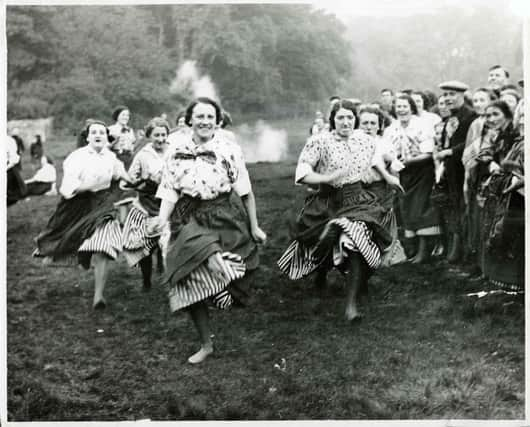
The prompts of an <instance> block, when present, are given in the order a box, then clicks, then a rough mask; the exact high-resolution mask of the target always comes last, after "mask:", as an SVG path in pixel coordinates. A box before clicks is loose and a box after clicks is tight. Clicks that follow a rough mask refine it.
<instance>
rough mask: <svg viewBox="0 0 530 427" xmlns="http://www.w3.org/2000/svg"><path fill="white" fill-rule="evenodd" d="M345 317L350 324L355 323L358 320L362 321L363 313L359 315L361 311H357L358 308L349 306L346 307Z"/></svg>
mask: <svg viewBox="0 0 530 427" xmlns="http://www.w3.org/2000/svg"><path fill="white" fill-rule="evenodd" d="M345 316H346V320H347V321H348V322H354V321H356V320H361V319H362V317H363V316H362V315H361V313H359V311H358V310H357V307H356V306H354V305H349V306H347V307H346V313H345Z"/></svg>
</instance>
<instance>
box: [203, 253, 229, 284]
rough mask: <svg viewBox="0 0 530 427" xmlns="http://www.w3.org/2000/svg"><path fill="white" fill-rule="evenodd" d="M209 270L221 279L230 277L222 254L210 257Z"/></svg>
mask: <svg viewBox="0 0 530 427" xmlns="http://www.w3.org/2000/svg"><path fill="white" fill-rule="evenodd" d="M207 263H208V270H210V271H211V272H212V273H213V274H214V275H216V276H218V277H219V278H221V279H225V280H226V279H228V278H229V277H230V275H229V274H228V272H227V271H226V269H225V264H224V260H223V257H222V256H221V252H216V253H214V254H213V255H210V256H209V257H208V261H207Z"/></svg>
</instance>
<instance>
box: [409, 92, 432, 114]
mask: <svg viewBox="0 0 530 427" xmlns="http://www.w3.org/2000/svg"><path fill="white" fill-rule="evenodd" d="M411 95H419V96H421V99H422V100H423V110H424V111H429V108H430V107H431V106H430V104H429V98H428V97H427V95H425V92H422V91H421V90H414V91H412V94H411Z"/></svg>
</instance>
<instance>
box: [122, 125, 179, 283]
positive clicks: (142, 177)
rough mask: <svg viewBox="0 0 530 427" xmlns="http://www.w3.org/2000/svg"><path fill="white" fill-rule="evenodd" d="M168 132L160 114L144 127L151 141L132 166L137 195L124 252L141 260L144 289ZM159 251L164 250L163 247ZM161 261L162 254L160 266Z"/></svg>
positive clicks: (150, 265) (133, 260) (153, 242)
mask: <svg viewBox="0 0 530 427" xmlns="http://www.w3.org/2000/svg"><path fill="white" fill-rule="evenodd" d="M168 134H169V124H168V123H167V121H165V120H163V119H162V118H160V117H155V118H154V119H152V120H151V121H150V122H149V123H148V124H147V126H146V129H145V136H146V138H147V139H148V143H147V144H146V145H145V146H144V147H143V148H142V149H141V150H140V151H139V152H138V154H136V156H135V157H134V159H133V162H132V164H131V167H130V168H129V177H130V179H131V182H132V186H133V187H134V188H136V191H137V192H138V197H137V198H136V200H135V201H134V202H133V206H132V207H131V209H130V211H129V213H128V216H127V219H126V221H125V225H124V228H123V253H124V255H125V258H126V260H127V262H128V263H129V265H130V266H134V265H137V264H140V269H141V270H142V278H143V288H144V289H145V290H147V289H150V288H151V274H152V269H153V261H152V253H153V252H154V251H155V250H156V248H157V246H158V238H156V237H151V236H148V235H147V224H148V223H149V221H151V219H152V218H154V217H157V216H158V213H159V210H160V199H158V198H156V197H155V194H156V191H157V189H158V185H159V184H160V181H161V178H162V168H163V166H164V156H165V153H166V148H167V141H166V140H167V136H168ZM157 253H158V254H161V252H160V251H158V252H157ZM161 262H162V260H161V257H160V256H159V257H158V265H159V268H160V266H161Z"/></svg>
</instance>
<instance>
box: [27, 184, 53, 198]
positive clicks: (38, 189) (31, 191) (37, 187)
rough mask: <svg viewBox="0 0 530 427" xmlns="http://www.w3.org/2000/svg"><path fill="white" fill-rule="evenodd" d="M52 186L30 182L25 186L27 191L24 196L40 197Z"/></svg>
mask: <svg viewBox="0 0 530 427" xmlns="http://www.w3.org/2000/svg"><path fill="white" fill-rule="evenodd" d="M52 185H53V184H52V183H51V182H38V181H34V182H30V183H28V184H26V187H27V189H28V191H27V193H26V196H42V195H43V194H45V193H47V192H48V191H50V190H51V189H52Z"/></svg>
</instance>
